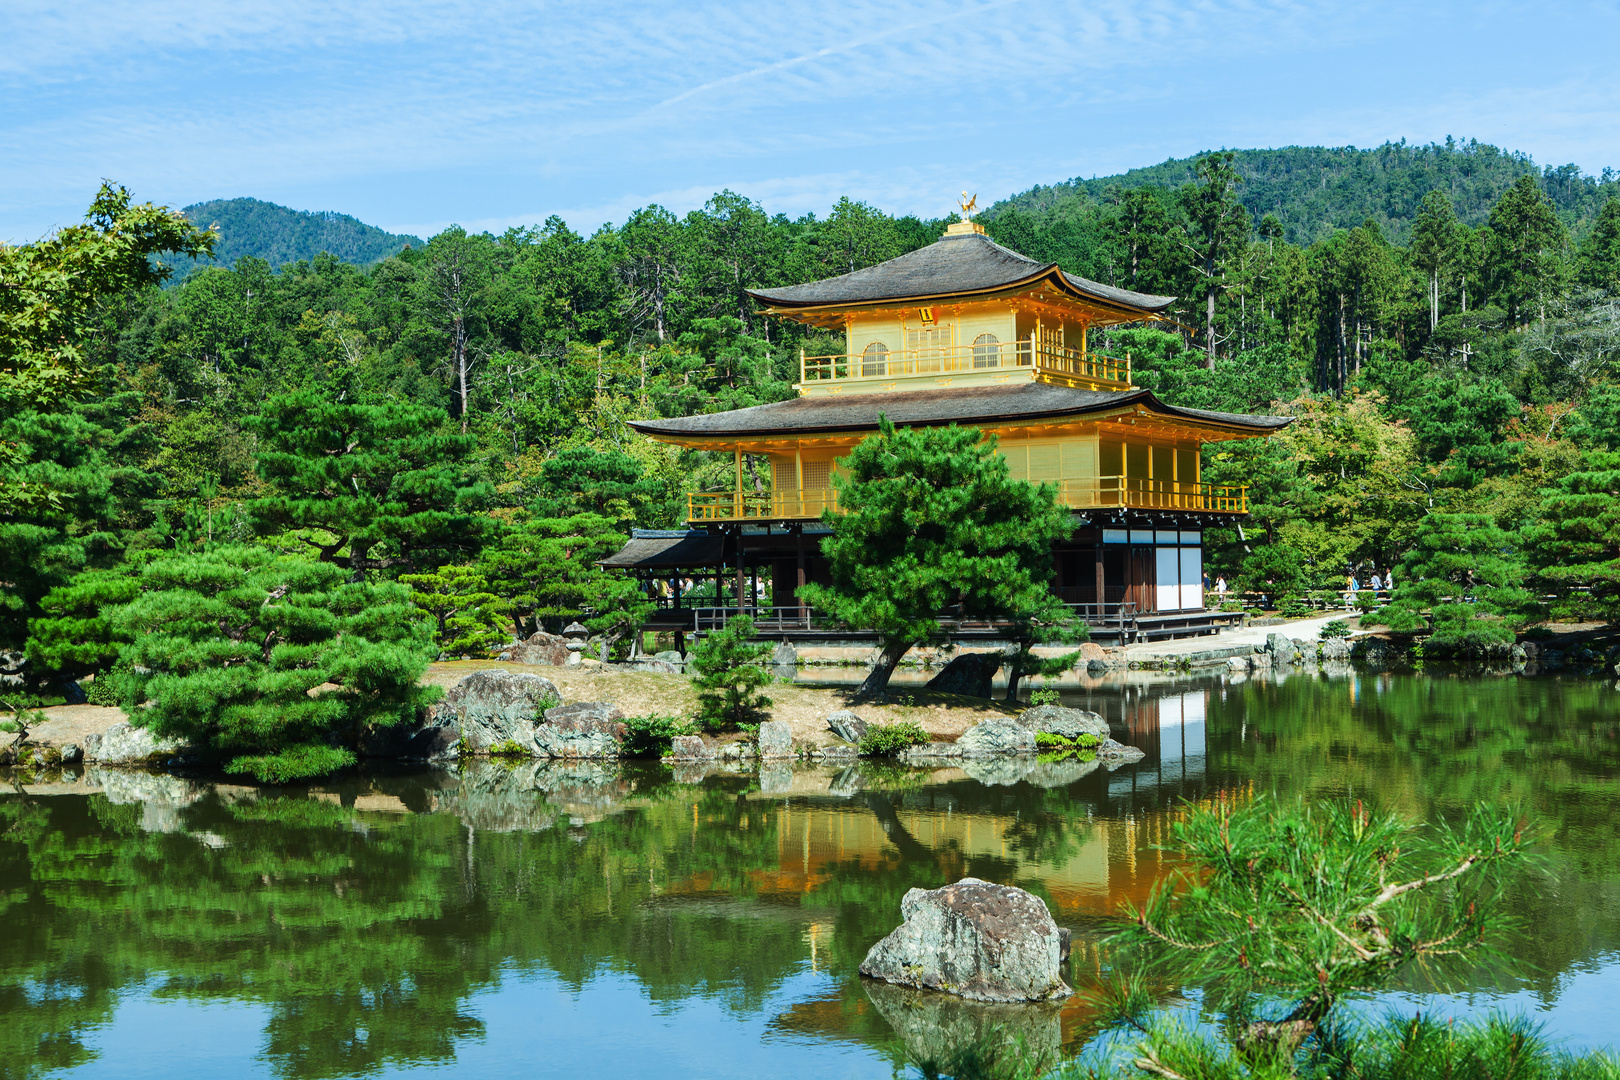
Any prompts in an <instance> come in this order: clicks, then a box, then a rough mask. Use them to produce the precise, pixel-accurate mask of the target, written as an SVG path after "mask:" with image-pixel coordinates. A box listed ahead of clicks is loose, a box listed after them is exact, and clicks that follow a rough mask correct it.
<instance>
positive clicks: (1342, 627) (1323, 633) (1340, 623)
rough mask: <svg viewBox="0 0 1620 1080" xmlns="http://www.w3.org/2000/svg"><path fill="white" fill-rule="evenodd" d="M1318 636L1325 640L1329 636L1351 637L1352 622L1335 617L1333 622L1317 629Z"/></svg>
mask: <svg viewBox="0 0 1620 1080" xmlns="http://www.w3.org/2000/svg"><path fill="white" fill-rule="evenodd" d="M1316 636H1317V637H1319V638H1321V639H1322V640H1323V641H1326V640H1328V639H1329V638H1341V637H1349V636H1350V623H1349V621H1348V620H1346V619H1334V620H1333V621H1332V622H1330V623H1328V624H1327V625H1326V626H1324V627H1322V629H1321V630H1319V631H1317V634H1316Z"/></svg>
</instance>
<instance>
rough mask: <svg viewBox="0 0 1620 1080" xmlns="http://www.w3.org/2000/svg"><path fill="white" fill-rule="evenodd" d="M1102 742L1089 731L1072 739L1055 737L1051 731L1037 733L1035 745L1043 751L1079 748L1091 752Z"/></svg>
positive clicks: (1060, 736)
mask: <svg viewBox="0 0 1620 1080" xmlns="http://www.w3.org/2000/svg"><path fill="white" fill-rule="evenodd" d="M1100 742H1102V740H1101V739H1099V738H1097V736H1095V735H1093V734H1092V733H1091V732H1089V731H1085V732H1081V733H1080V734H1079V735H1077V736H1076V737H1074V738H1072V739H1066V738H1064V737H1063V736H1062V735H1054V734H1052V733H1051V732H1049V731H1037V732H1036V733H1035V745H1036V746H1038V747H1041V748H1043V749H1058V748H1061V749H1065V750H1067V749H1071V748H1079V749H1083V750H1090V749H1092V748H1093V747H1095V746H1096V745H1097V744H1098V743H1100Z"/></svg>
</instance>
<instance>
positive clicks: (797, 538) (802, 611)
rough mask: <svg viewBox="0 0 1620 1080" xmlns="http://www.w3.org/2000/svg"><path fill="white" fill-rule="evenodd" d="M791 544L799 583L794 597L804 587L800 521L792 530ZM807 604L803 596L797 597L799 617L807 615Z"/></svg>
mask: <svg viewBox="0 0 1620 1080" xmlns="http://www.w3.org/2000/svg"><path fill="white" fill-rule="evenodd" d="M793 546H794V554H795V555H796V556H797V557H798V562H799V574H798V576H799V584H798V587H797V588H795V589H794V591H793V595H794V596H795V597H799V592H798V590H799V589H802V588H803V587H804V525H803V523H800V525H799V526H798V528H796V529H794V530H793ZM807 606H808V605H806V604H805V602H804V598H803V597H799V615H800V617H807V616H808V614H809V613H808V612H807V611H806V608H807Z"/></svg>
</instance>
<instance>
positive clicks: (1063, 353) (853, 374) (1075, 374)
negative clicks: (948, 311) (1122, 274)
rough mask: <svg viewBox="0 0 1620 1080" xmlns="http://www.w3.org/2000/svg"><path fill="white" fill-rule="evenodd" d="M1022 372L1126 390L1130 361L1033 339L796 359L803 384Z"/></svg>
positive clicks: (1031, 336) (1128, 381)
mask: <svg viewBox="0 0 1620 1080" xmlns="http://www.w3.org/2000/svg"><path fill="white" fill-rule="evenodd" d="M1019 369H1022V370H1024V371H1029V370H1031V369H1034V370H1035V371H1039V372H1042V373H1044V374H1049V375H1056V376H1059V377H1062V378H1066V379H1071V380H1076V381H1083V382H1088V383H1096V384H1099V385H1105V386H1111V387H1119V388H1121V389H1125V388H1129V387H1130V385H1131V360H1130V357H1129V356H1127V357H1126V358H1125V359H1123V360H1119V359H1116V358H1115V357H1112V356H1104V355H1103V354H1102V353H1097V352H1082V351H1081V350H1079V349H1071V348H1069V347H1068V346H1066V345H1059V344H1057V343H1055V342H1051V341H1043V340H1038V339H1037V338H1036V336H1035V335H1034V334H1031V335H1030V336H1029V337H1027V338H1024V339H1022V340H1019V341H998V342H994V343H990V344H984V345H953V346H950V347H948V348H944V347H942V348H932V349H896V350H893V351H891V352H886V353H871V354H867V353H849V354H844V355H833V356H805V355H804V354H802V353H801V354H800V355H799V381H800V382H801V383H810V382H822V381H829V380H830V381H836V382H865V381H871V382H881V381H883V380H885V379H899V378H907V377H911V376H916V375H942V376H943V375H965V374H972V373H974V372H984V371H1012V370H1019Z"/></svg>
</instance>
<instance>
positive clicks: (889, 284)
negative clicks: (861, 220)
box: [748, 233, 1175, 316]
mask: <svg viewBox="0 0 1620 1080" xmlns="http://www.w3.org/2000/svg"><path fill="white" fill-rule="evenodd" d="M1045 277H1050V278H1051V279H1052V284H1053V286H1054V287H1055V288H1058V289H1059V290H1061V291H1063V292H1067V293H1069V294H1071V295H1072V296H1074V298H1075V299H1078V300H1086V301H1091V302H1093V303H1101V304H1103V305H1106V306H1107V307H1111V308H1123V309H1126V310H1127V312H1129V311H1139V312H1141V313H1142V314H1143V315H1144V316H1146V315H1153V314H1156V313H1158V312H1161V311H1163V310H1164V309H1165V308H1167V307H1169V306H1170V305H1171V303H1173V302H1174V301H1175V297H1173V296H1152V295H1149V294H1147V293H1139V292H1131V291H1130V290H1129V289H1116V288H1114V287H1113V286H1111V285H1102V284H1099V283H1098V282H1095V281H1087V280H1086V279H1085V278H1083V277H1077V276H1075V275H1074V274H1069V273H1065V272H1064V271H1063V270H1061V269H1059V267H1058V265H1057V263H1041V262H1036V261H1035V260H1034V259H1031V258H1027V257H1026V256H1023V255H1020V254H1018V252H1016V251H1009V250H1008V249H1006V248H1004V247H1002V246H1001V245H1000V244H998V243H996V242H995V241H994V240H991V239H990V238H989V237H988V236H984V235H983V234H980V233H965V234H957V235H947V236H945V237H944V238H942V239H940V240H937V241H935V242H934V243H932V244H929V245H928V246H927V247H925V248H918V249H917V250H916V251H913V252H910V253H909V254H906V255H902V256H900V257H899V258H898V259H890V260H889V261H888V262H884V263H878V264H877V265H876V266H868V267H867V268H866V269H864V270H856V271H855V272H854V273H851V274H840V275H839V276H838V277H833V278H826V279H825V280H822V281H812V282H809V283H807V284H804V285H791V286H788V287H787V288H783V289H751V290H749V293H748V295H750V296H752V297H753V298H754V299H756V300H758V301H760V302H761V303H763V304H769V305H771V306H773V307H778V308H810V307H825V306H829V305H840V304H874V303H879V302H882V301H896V300H927V299H938V298H944V297H950V296H964V295H971V294H974V293H984V292H994V291H997V290H1001V289H1008V288H1012V287H1015V286H1018V285H1024V284H1034V283H1036V282H1038V281H1040V280H1041V279H1042V278H1045Z"/></svg>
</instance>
